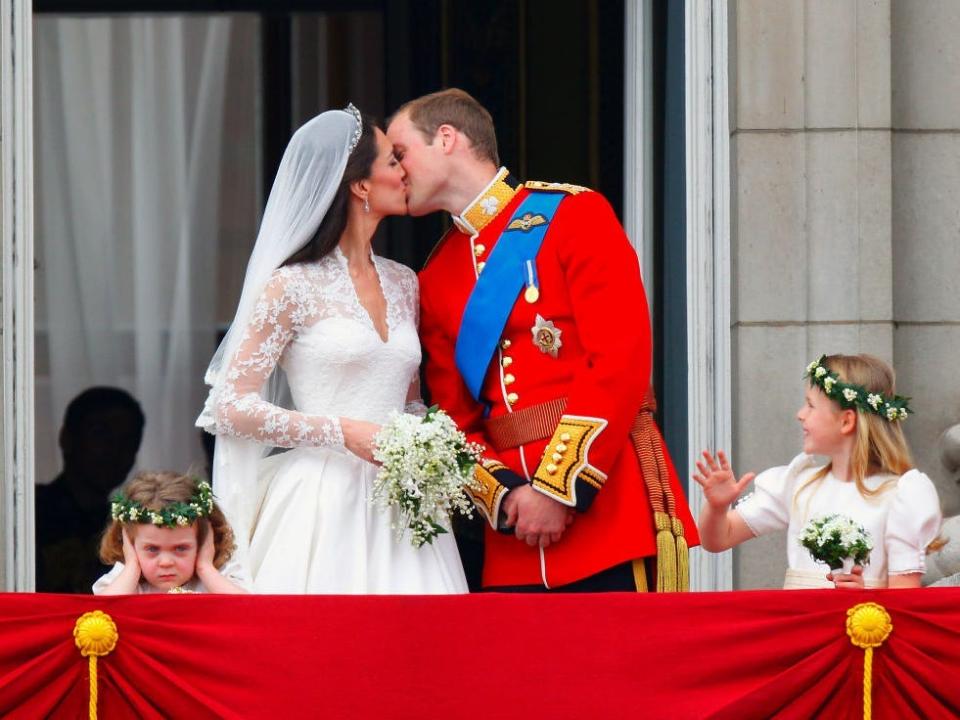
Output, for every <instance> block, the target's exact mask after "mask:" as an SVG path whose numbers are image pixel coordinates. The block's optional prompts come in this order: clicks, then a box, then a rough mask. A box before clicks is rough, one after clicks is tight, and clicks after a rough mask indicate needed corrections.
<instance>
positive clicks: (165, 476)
mask: <svg viewBox="0 0 960 720" xmlns="http://www.w3.org/2000/svg"><path fill="white" fill-rule="evenodd" d="M110 515H111V518H112V520H111V521H110V524H109V525H107V529H106V531H105V532H104V534H103V540H102V541H101V543H100V559H101V560H102V561H103V562H104V564H109V563H115V564H114V566H113V569H112V570H111V571H110V572H108V573H107V574H106V575H104V576H103V577H101V578H100V579H99V580H97V582H96V583H94V585H93V593H94V595H129V594H135V593H161V592H206V593H244V592H247V590H246V586H247V585H248V582H247V580H246V579H245V577H244V576H243V572H242V570H241V568H240V567H239V565H237V564H236V563H230V562H229V560H230V556H231V554H232V553H233V550H234V547H235V546H234V541H233V531H232V530H231V529H230V525H228V524H227V521H226V519H225V518H224V516H223V513H222V512H221V511H220V508H219V507H217V505H216V503H214V501H213V492H212V491H211V489H210V485H209V483H207V482H206V481H203V480H197V479H196V478H193V477H190V476H188V475H179V474H177V473H172V472H144V473H140V474H138V475H137V476H136V477H134V478H133V480H131V481H130V482H129V483H128V484H127V485H126V486H125V487H124V488H123V490H122V492H121V493H120V494H119V495H116V496H114V498H113V502H112V505H111V511H110Z"/></svg>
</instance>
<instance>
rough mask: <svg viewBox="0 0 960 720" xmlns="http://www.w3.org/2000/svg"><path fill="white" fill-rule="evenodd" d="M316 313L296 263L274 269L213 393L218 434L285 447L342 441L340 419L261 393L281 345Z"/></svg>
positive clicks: (314, 298) (339, 443)
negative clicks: (269, 398)
mask: <svg viewBox="0 0 960 720" xmlns="http://www.w3.org/2000/svg"><path fill="white" fill-rule="evenodd" d="M317 312H318V308H317V296H316V293H315V292H314V291H313V288H312V286H311V285H310V283H309V282H308V280H307V278H306V277H305V275H304V272H303V269H302V268H301V267H297V266H293V267H287V268H281V269H280V270H278V271H277V272H276V273H274V275H273V277H272V278H271V280H270V282H269V283H268V284H267V287H266V289H265V290H264V291H263V294H262V295H261V296H260V299H259V300H258V301H257V305H256V307H255V308H254V311H253V314H252V316H251V318H250V323H249V325H248V326H247V329H246V332H245V333H244V335H243V339H242V340H241V341H240V345H239V347H238V348H237V351H236V353H235V354H234V356H233V358H232V359H231V360H230V366H229V367H228V369H227V379H226V381H225V382H224V384H223V387H222V388H221V389H220V391H219V392H218V394H217V398H216V401H215V405H214V416H215V419H216V431H217V433H218V434H223V435H232V436H234V437H239V438H243V439H245V440H253V441H255V442H259V443H263V444H266V445H273V446H274V447H285V448H290V447H301V446H313V447H319V446H326V447H336V446H342V445H343V431H342V430H341V428H340V420H339V418H336V417H326V416H323V415H307V414H305V413H300V412H296V411H293V410H286V409H284V408H281V407H279V406H278V405H274V404H272V403H269V402H267V401H266V400H264V399H263V398H262V397H261V396H260V390H261V388H262V387H263V385H264V383H265V382H266V381H267V378H269V377H270V374H271V373H272V372H273V369H274V368H275V367H276V365H277V363H278V362H279V360H280V357H281V356H282V355H283V351H284V349H286V347H287V345H289V343H290V342H291V340H293V338H295V337H296V335H297V333H298V332H299V330H300V328H302V327H303V325H304V323H305V322H307V321H308V320H309V319H310V318H311V317H314V316H315V315H316V314H317Z"/></svg>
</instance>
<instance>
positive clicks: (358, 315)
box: [214, 248, 467, 594]
mask: <svg viewBox="0 0 960 720" xmlns="http://www.w3.org/2000/svg"><path fill="white" fill-rule="evenodd" d="M373 263H374V266H375V268H376V270H377V273H378V275H379V278H380V285H381V288H382V290H383V295H384V298H385V300H386V304H387V328H388V334H387V337H386V339H383V338H382V337H381V336H380V335H379V333H378V332H377V330H376V328H375V327H374V324H373V321H372V320H371V318H370V315H369V314H368V313H367V311H366V310H365V309H364V307H363V306H362V305H361V304H360V301H359V298H358V296H357V293H356V289H355V287H354V284H353V280H352V279H351V277H350V275H349V272H348V268H347V261H346V258H345V257H344V255H343V253H342V252H341V251H340V249H339V248H336V249H335V250H334V251H333V252H332V253H330V254H329V255H327V256H326V257H324V258H323V259H321V260H319V261H317V262H314V263H309V264H297V265H291V266H287V267H282V268H280V269H279V270H276V271H275V272H274V274H273V276H272V278H271V280H270V282H269V283H268V284H267V287H266V289H265V290H264V292H263V294H262V295H261V297H260V299H259V300H258V303H257V306H256V309H255V310H254V312H253V314H252V317H251V321H250V323H249V326H248V327H247V329H246V332H245V335H244V337H243V340H242V341H241V343H240V345H239V347H238V350H237V351H236V353H235V356H234V358H233V359H232V360H231V363H230V366H229V368H228V380H227V382H226V383H225V386H224V388H223V391H222V392H220V393H218V395H217V397H216V398H215V400H214V417H215V420H216V429H217V433H218V434H228V435H232V436H234V437H240V438H244V439H247V440H253V441H256V442H258V443H263V444H265V445H270V446H274V447H281V448H292V449H291V450H289V451H287V452H282V453H279V454H276V455H273V456H271V457H268V458H265V459H264V460H262V461H261V466H260V471H259V491H258V492H259V493H261V497H262V499H261V500H260V504H259V511H258V513H257V515H256V520H255V522H254V528H253V532H252V535H251V537H250V546H249V554H248V563H249V569H250V572H251V575H252V577H253V583H254V588H255V591H256V592H262V593H341V594H349V593H382V594H402V593H423V594H431V593H463V592H467V584H466V580H465V578H464V574H463V568H462V566H461V563H460V556H459V554H458V552H457V546H456V542H455V540H454V538H453V535H452V534H449V533H448V534H445V535H440V536H439V537H437V538H436V539H434V541H433V543H432V544H428V545H424V546H422V547H421V548H419V549H416V548H414V547H413V546H412V545H411V544H410V540H409V535H408V534H405V535H404V537H403V538H402V539H400V540H398V539H397V537H396V533H395V532H394V530H393V528H392V524H393V522H394V520H395V516H394V513H392V512H390V511H385V510H382V509H379V508H375V507H372V506H371V504H370V502H369V498H370V494H371V489H372V483H373V480H374V478H375V477H376V474H377V467H376V466H374V465H372V464H370V463H367V462H365V461H363V460H361V459H360V458H358V457H357V456H356V455H354V454H353V453H351V452H349V451H347V450H346V449H345V447H344V445H343V442H344V441H343V433H342V431H341V427H340V422H339V418H341V417H346V418H350V419H353V420H365V421H369V422H372V423H377V424H383V423H385V422H386V421H387V420H389V418H390V416H391V413H393V412H404V411H405V410H406V411H407V412H416V413H420V414H422V413H423V412H424V410H425V408H424V406H423V403H422V402H421V401H420V393H419V367H420V340H419V338H418V336H417V322H418V305H419V301H418V285H417V277H416V275H415V274H414V272H413V271H412V270H410V269H409V268H407V267H405V266H403V265H401V264H399V263H396V262H393V261H391V260H387V259H385V258H379V257H376V256H373ZM278 364H279V366H280V367H281V368H282V369H283V370H284V372H285V374H286V379H287V382H288V384H289V386H290V391H291V395H292V399H293V404H294V406H295V407H296V410H285V409H283V408H280V407H278V406H277V405H273V404H270V403H268V402H266V401H264V400H263V399H262V398H261V396H260V394H259V391H260V388H261V387H262V385H263V384H264V382H265V381H266V380H267V378H268V377H269V376H270V374H271V373H272V372H273V370H274V368H275V366H276V365H278Z"/></svg>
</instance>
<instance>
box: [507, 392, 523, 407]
mask: <svg viewBox="0 0 960 720" xmlns="http://www.w3.org/2000/svg"><path fill="white" fill-rule="evenodd" d="M519 399H520V396H519V395H517V394H516V393H510V394H509V395H507V402H508V403H510V404H511V405H516V404H517V400H519Z"/></svg>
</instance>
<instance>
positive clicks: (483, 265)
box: [477, 262, 487, 273]
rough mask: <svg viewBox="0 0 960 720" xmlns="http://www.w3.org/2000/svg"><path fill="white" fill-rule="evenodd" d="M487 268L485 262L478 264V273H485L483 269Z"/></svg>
mask: <svg viewBox="0 0 960 720" xmlns="http://www.w3.org/2000/svg"><path fill="white" fill-rule="evenodd" d="M486 266H487V264H486V263H485V262H478V263H477V272H478V273H481V272H483V269H484V268H485V267H486Z"/></svg>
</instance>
